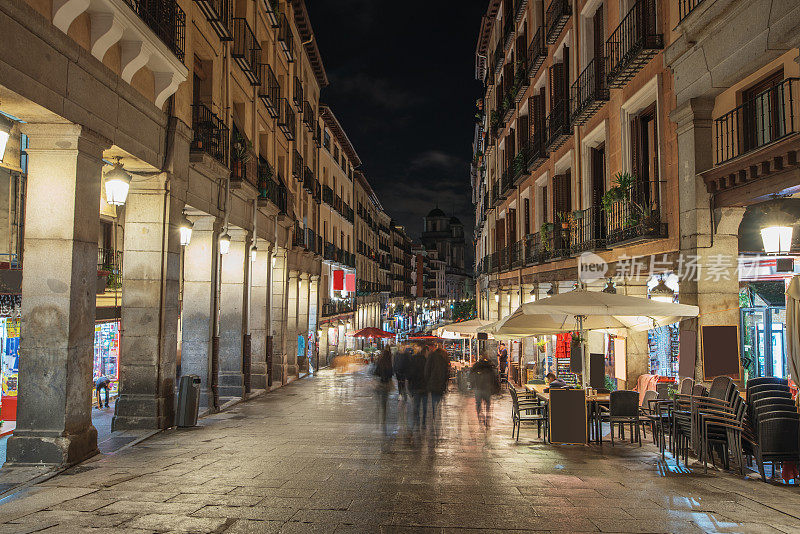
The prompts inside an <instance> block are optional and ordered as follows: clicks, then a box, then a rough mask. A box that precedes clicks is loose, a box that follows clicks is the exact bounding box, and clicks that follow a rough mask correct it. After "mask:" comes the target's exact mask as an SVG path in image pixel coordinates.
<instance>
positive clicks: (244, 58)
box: [231, 18, 261, 85]
mask: <svg viewBox="0 0 800 534" xmlns="http://www.w3.org/2000/svg"><path fill="white" fill-rule="evenodd" d="M231 57H232V58H233V59H234V60H235V61H236V63H238V65H239V67H241V68H242V72H244V75H245V76H247V79H248V80H250V83H251V84H252V85H260V84H261V79H260V77H259V74H260V72H259V70H260V69H259V65H261V45H259V44H258V40H256V35H255V33H253V30H252V29H251V28H250V25H249V24H248V23H247V19H245V18H234V19H233V47H232V49H231Z"/></svg>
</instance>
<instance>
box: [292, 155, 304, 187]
mask: <svg viewBox="0 0 800 534" xmlns="http://www.w3.org/2000/svg"><path fill="white" fill-rule="evenodd" d="M292 177H293V178H294V179H295V180H297V181H298V182H300V183H302V182H303V156H301V155H300V152H298V151H297V149H296V148H295V149H294V151H293V152H292Z"/></svg>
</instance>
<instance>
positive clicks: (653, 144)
mask: <svg viewBox="0 0 800 534" xmlns="http://www.w3.org/2000/svg"><path fill="white" fill-rule="evenodd" d="M631 148H632V150H631V157H632V162H631V163H632V165H631V168H632V169H633V172H634V173H635V175H636V177H637V178H638V180H637V181H636V182H635V183H634V186H633V191H632V193H633V195H634V197H636V198H634V202H642V203H643V204H647V205H649V206H650V207H651V208H657V207H658V196H657V195H658V124H657V118H656V104H655V102H654V103H653V104H651V105H650V106H648V107H647V108H645V109H644V110H643V111H642V112H640V113H639V114H638V115H636V116H635V117H634V118H633V121H632V122H631ZM637 198H638V200H637Z"/></svg>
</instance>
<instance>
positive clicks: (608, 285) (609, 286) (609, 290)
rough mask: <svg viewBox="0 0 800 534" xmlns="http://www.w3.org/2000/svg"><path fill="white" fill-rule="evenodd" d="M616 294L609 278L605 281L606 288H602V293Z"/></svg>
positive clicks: (615, 289)
mask: <svg viewBox="0 0 800 534" xmlns="http://www.w3.org/2000/svg"><path fill="white" fill-rule="evenodd" d="M616 292H617V288H616V287H614V282H612V281H611V278H609V279H608V280H607V281H606V287H604V288H603V293H611V294H612V295H613V294H615V293H616Z"/></svg>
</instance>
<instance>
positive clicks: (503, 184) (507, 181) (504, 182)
mask: <svg viewBox="0 0 800 534" xmlns="http://www.w3.org/2000/svg"><path fill="white" fill-rule="evenodd" d="M510 192H511V172H510V168H506V169H505V170H504V171H503V174H502V175H501V176H500V200H501V201H502V200H505V199H506V198H507V197H508V194H509V193H510Z"/></svg>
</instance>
